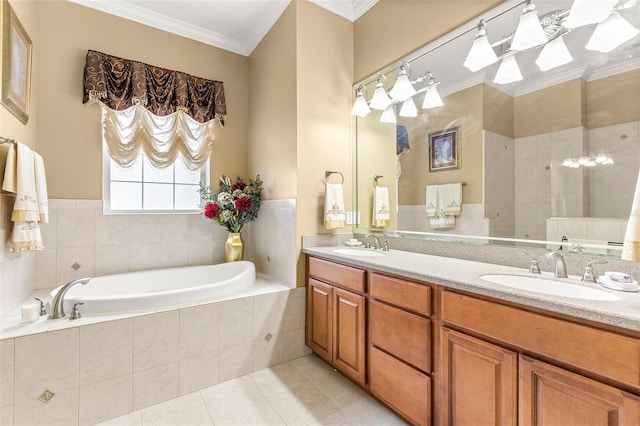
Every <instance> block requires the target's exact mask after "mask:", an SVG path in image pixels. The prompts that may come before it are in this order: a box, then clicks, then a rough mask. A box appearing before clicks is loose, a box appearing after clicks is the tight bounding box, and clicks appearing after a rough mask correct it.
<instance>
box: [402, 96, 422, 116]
mask: <svg viewBox="0 0 640 426" xmlns="http://www.w3.org/2000/svg"><path fill="white" fill-rule="evenodd" d="M399 115H400V117H417V116H418V108H416V103H415V102H413V98H408V99H407V100H406V101H404V102H403V103H402V108H400V114H399Z"/></svg>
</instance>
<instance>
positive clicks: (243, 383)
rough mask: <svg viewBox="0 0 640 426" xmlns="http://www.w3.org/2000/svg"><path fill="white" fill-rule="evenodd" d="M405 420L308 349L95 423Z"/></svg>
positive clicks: (256, 424) (251, 425) (259, 424)
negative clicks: (281, 361)
mask: <svg viewBox="0 0 640 426" xmlns="http://www.w3.org/2000/svg"><path fill="white" fill-rule="evenodd" d="M152 425H153V426H159V425H167V426H191V425H198V426H200V425H202V426H206V425H215V426H221V425H243V426H263V425H265V426H266V425H269V426H270V425H295V426H303V425H312V426H320V425H366V426H378V425H380V426H382V425H405V423H404V422H403V421H402V420H401V419H400V418H398V417H397V416H396V415H395V414H393V413H392V412H390V411H389V410H388V409H386V408H385V407H384V406H383V405H382V404H380V403H379V402H378V401H376V400H375V399H374V398H372V397H371V396H369V395H368V394H367V393H366V392H364V391H363V390H362V389H360V388H359V387H358V386H356V385H354V384H353V383H351V382H350V381H349V380H348V379H346V378H345V377H344V376H342V375H341V374H340V373H338V372H336V371H334V370H333V368H331V367H330V366H329V365H328V364H327V363H325V362H324V361H322V360H321V359H320V358H318V357H317V356H315V355H313V354H311V355H306V356H304V357H301V358H297V359H294V360H292V361H289V362H286V363H284V364H279V365H276V366H274V367H271V368H267V369H264V370H260V371H257V372H255V373H252V374H249V375H247V376H243V377H239V378H237V379H233V380H230V381H228V382H224V383H220V384H219V385H216V386H212V387H209V388H206V389H203V390H201V391H199V392H194V393H191V394H188V395H185V396H182V397H180V398H177V399H173V400H171V401H167V402H164V403H162V404H158V405H154V406H152V407H149V408H145V409H142V410H139V411H135V412H133V413H131V414H127V415H125V416H122V417H118V418H115V419H112V420H109V421H107V422H103V423H100V426H152Z"/></svg>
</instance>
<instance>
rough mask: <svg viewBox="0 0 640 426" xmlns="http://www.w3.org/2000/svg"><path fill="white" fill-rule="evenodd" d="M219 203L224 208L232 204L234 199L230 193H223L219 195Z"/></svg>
mask: <svg viewBox="0 0 640 426" xmlns="http://www.w3.org/2000/svg"><path fill="white" fill-rule="evenodd" d="M218 202H219V203H220V204H222V205H223V206H224V205H226V204H229V203H232V202H233V199H232V198H231V194H229V193H228V192H221V193H219V194H218Z"/></svg>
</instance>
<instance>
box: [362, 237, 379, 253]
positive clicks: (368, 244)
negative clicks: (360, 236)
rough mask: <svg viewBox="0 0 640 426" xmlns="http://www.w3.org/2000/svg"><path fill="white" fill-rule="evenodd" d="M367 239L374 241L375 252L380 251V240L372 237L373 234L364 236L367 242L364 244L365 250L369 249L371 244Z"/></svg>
mask: <svg viewBox="0 0 640 426" xmlns="http://www.w3.org/2000/svg"><path fill="white" fill-rule="evenodd" d="M369 237H373V238H375V239H376V245H375V247H374V248H375V249H376V250H380V238H378V236H377V235H373V234H367V235H365V236H364V238H365V239H366V240H367V243H366V246H367V248H369V247H371V243H370V242H369Z"/></svg>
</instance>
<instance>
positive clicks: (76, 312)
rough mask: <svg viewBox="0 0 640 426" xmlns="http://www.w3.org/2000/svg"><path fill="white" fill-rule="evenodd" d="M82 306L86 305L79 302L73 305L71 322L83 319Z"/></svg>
mask: <svg viewBox="0 0 640 426" xmlns="http://www.w3.org/2000/svg"><path fill="white" fill-rule="evenodd" d="M80 305H84V303H82V302H78V303H74V304H73V309H72V310H71V315H69V319H70V320H74V319H79V318H82V315H81V314H80Z"/></svg>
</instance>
